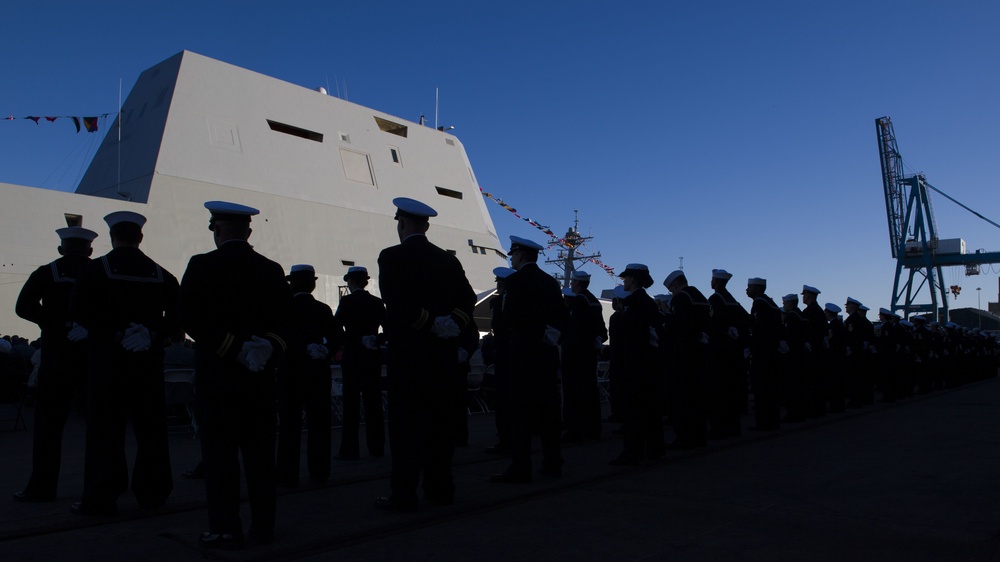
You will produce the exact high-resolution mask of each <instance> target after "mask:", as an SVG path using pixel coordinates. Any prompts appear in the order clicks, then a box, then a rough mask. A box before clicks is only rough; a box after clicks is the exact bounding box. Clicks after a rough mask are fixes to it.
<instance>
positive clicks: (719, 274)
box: [712, 269, 733, 281]
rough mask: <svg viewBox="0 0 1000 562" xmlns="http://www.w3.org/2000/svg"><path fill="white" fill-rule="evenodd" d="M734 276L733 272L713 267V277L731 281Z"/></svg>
mask: <svg viewBox="0 0 1000 562" xmlns="http://www.w3.org/2000/svg"><path fill="white" fill-rule="evenodd" d="M732 277H733V274H732V273H729V272H728V271H726V270H725V269H713V270H712V279H722V280H723V281H729V279H731V278H732Z"/></svg>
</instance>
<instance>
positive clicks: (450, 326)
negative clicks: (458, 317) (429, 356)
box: [431, 316, 462, 340]
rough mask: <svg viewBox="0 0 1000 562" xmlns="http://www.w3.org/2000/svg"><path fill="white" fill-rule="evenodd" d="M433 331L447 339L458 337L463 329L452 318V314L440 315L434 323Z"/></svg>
mask: <svg viewBox="0 0 1000 562" xmlns="http://www.w3.org/2000/svg"><path fill="white" fill-rule="evenodd" d="M431 333H432V334H434V335H435V336H437V337H439V338H441V339H443V340H446V339H448V338H457V337H458V336H459V334H461V333H462V329H461V328H459V327H458V324H456V323H455V321H454V320H452V318H451V316H438V317H437V318H435V319H434V325H433V326H431Z"/></svg>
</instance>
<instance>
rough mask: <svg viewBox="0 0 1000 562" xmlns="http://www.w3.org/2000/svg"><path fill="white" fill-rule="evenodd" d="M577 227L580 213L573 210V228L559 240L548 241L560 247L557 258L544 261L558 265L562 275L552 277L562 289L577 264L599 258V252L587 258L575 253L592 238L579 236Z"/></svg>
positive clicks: (567, 283) (566, 284)
mask: <svg viewBox="0 0 1000 562" xmlns="http://www.w3.org/2000/svg"><path fill="white" fill-rule="evenodd" d="M579 226H580V211H579V210H577V209H573V226H572V227H570V229H569V230H567V231H566V236H565V237H564V238H563V239H561V240H559V239H556V238H553V239H552V240H550V244H551V245H556V246H560V250H559V253H558V257H556V258H553V259H550V260H545V263H552V264H559V266H560V268H561V269H562V274H556V275H553V277H555V278H556V280H557V281H559V282H561V283H562V286H563V287H564V288H568V287H569V281H570V278H571V277H572V275H573V272H574V271H576V266H577V262H581V263H583V262H587V261H590V260H592V259H595V258H599V257H601V253H600V252H597V253H596V254H592V255H589V256H588V255H580V254H578V253H577V252H578V251H579V250H580V248H581V247H582V246H583V243H584V242H586V241H587V240H592V239H593V236H582V235H581V234H580V230H579Z"/></svg>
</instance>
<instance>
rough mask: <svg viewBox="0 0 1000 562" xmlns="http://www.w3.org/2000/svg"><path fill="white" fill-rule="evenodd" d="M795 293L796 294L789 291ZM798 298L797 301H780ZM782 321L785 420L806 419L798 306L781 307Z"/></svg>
mask: <svg viewBox="0 0 1000 562" xmlns="http://www.w3.org/2000/svg"><path fill="white" fill-rule="evenodd" d="M789 296H790V297H794V296H795V295H789ZM785 302H796V303H797V302H798V301H783V302H782V305H784V304H785ZM781 322H782V324H783V325H784V327H785V333H784V339H785V342H786V346H787V347H788V349H787V350H783V352H782V353H781V357H780V359H779V361H780V364H781V377H782V380H781V388H782V391H781V396H782V401H783V403H784V404H785V410H786V413H785V420H784V421H786V422H789V423H798V422H802V421H805V419H806V406H807V400H806V394H807V391H806V387H807V384H806V376H805V375H804V369H803V366H804V363H805V357H806V339H805V336H806V328H805V326H803V322H802V314H801V313H800V312H799V309H798V307H792V306H790V307H789V308H787V309H786V308H782V310H781Z"/></svg>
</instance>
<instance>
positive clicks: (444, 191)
mask: <svg viewBox="0 0 1000 562" xmlns="http://www.w3.org/2000/svg"><path fill="white" fill-rule="evenodd" d="M434 189H436V190H437V192H438V195H444V196H445V197H451V198H453V199H461V198H462V192H461V191H455V190H454V189H448V188H445V187H439V186H436V185H435V186H434Z"/></svg>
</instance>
